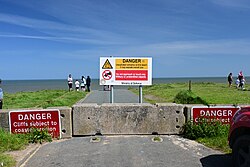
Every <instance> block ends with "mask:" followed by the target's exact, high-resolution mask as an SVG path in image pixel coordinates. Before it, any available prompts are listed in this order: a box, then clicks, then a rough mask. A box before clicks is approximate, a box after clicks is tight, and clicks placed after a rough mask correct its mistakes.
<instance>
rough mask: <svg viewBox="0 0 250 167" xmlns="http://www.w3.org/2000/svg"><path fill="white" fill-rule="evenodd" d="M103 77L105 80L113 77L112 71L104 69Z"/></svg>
mask: <svg viewBox="0 0 250 167" xmlns="http://www.w3.org/2000/svg"><path fill="white" fill-rule="evenodd" d="M102 78H103V79H105V80H110V79H111V78H112V72H111V71H110V70H105V71H103V72H102Z"/></svg>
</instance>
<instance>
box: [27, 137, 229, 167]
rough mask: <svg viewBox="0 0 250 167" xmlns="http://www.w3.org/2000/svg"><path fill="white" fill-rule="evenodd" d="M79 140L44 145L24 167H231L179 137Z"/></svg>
mask: <svg viewBox="0 0 250 167" xmlns="http://www.w3.org/2000/svg"><path fill="white" fill-rule="evenodd" d="M153 137H154V136H101V137H100V139H101V140H100V142H91V139H92V138H93V137H77V138H72V139H69V140H62V141H54V142H52V143H48V144H45V145H43V146H42V147H41V148H40V149H39V150H38V151H37V152H36V153H35V154H34V155H33V156H32V157H31V158H29V159H28V160H27V161H26V162H25V163H24V164H23V166H25V167H44V166H46V167H151V166H153V167H232V166H231V156H230V155H224V154H222V153H220V152H218V151H214V150H212V149H209V148H207V147H204V146H203V145H201V144H198V143H196V142H194V141H191V140H187V139H183V138H181V137H179V136H174V135H171V136H161V138H162V139H163V141H162V142H153V141H152V138H153Z"/></svg>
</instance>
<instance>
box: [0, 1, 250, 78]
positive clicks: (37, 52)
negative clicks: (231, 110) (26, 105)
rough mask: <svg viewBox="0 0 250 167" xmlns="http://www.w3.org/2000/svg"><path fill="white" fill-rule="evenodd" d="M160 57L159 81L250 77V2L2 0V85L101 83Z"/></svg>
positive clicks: (156, 66) (156, 65) (156, 73)
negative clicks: (102, 72)
mask: <svg viewBox="0 0 250 167" xmlns="http://www.w3.org/2000/svg"><path fill="white" fill-rule="evenodd" d="M105 56H122V57H127V56H128V57H152V58H153V77H217V76H227V75H228V73H229V72H233V74H234V75H237V73H238V72H239V71H240V70H243V73H244V74H245V75H246V76H249V75H250V66H249V63H250V1H249V0H237V1H236V0H153V1H152V0H53V1H52V0H42V1H37V0H25V1H24V0H22V1H20V0H0V78H2V79H3V80H9V79H63V78H66V77H67V75H68V74H69V73H71V74H72V75H73V77H74V78H80V76H81V75H90V76H91V77H92V78H98V77H99V58H100V57H105Z"/></svg>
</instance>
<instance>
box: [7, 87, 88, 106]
mask: <svg viewBox="0 0 250 167" xmlns="http://www.w3.org/2000/svg"><path fill="white" fill-rule="evenodd" d="M85 96H86V92H76V91H72V92H69V91H66V90H41V91H36V92H18V93H15V94H9V93H5V94H4V104H3V109H20V108H48V107H57V106H69V107H71V106H72V105H73V104H75V103H76V102H77V101H79V100H80V99H82V98H83V97H85Z"/></svg>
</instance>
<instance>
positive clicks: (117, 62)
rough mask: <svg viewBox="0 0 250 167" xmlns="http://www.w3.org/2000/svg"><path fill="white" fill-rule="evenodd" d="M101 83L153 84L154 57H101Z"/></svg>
mask: <svg viewBox="0 0 250 167" xmlns="http://www.w3.org/2000/svg"><path fill="white" fill-rule="evenodd" d="M100 85H152V58H148V57H101V58H100Z"/></svg>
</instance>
